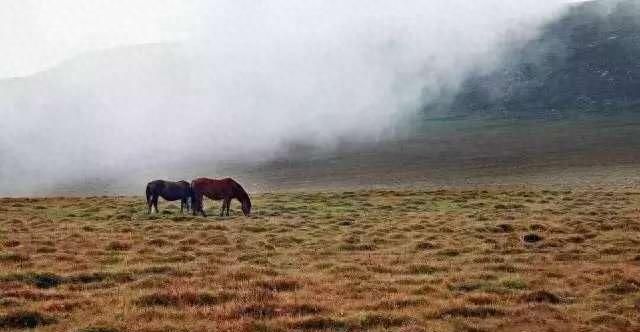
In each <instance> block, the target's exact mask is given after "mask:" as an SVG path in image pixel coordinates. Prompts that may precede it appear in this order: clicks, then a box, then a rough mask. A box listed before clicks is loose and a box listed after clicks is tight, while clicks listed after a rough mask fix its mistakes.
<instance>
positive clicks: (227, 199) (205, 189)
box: [191, 178, 251, 217]
mask: <svg viewBox="0 0 640 332" xmlns="http://www.w3.org/2000/svg"><path fill="white" fill-rule="evenodd" d="M191 192H192V195H193V197H192V199H191V200H192V205H193V206H192V211H193V215H194V216H195V215H196V213H198V212H200V213H201V214H202V216H204V217H206V214H205V213H204V209H203V208H202V198H203V196H206V197H209V198H210V199H213V200H216V201H219V200H222V208H221V209H220V216H221V217H222V216H223V215H224V213H225V210H226V212H227V216H228V215H229V205H231V200H232V199H234V198H235V199H237V200H238V201H240V204H242V213H244V215H245V216H249V214H250V213H251V200H250V199H249V195H248V194H247V192H246V191H245V190H244V189H243V188H242V186H240V185H239V184H238V182H236V181H234V180H233V179H230V178H226V179H221V180H214V179H207V178H198V179H195V180H193V181H191Z"/></svg>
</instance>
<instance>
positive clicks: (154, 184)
mask: <svg viewBox="0 0 640 332" xmlns="http://www.w3.org/2000/svg"><path fill="white" fill-rule="evenodd" d="M146 194H147V207H148V208H149V210H148V211H147V213H151V206H154V207H155V208H156V212H158V196H159V197H162V198H164V199H165V200H167V201H177V200H180V213H182V212H183V210H184V207H185V206H186V207H187V210H189V199H191V186H189V182H187V181H178V182H171V181H165V180H155V181H151V182H149V183H148V184H147V193H146Z"/></svg>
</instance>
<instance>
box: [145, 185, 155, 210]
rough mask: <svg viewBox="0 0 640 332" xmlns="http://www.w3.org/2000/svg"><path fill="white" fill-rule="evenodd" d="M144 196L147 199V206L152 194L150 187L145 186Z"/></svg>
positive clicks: (149, 203)
mask: <svg viewBox="0 0 640 332" xmlns="http://www.w3.org/2000/svg"><path fill="white" fill-rule="evenodd" d="M145 196H146V197H147V206H149V205H151V196H153V193H152V192H151V186H150V185H148V184H147V190H146V191H145Z"/></svg>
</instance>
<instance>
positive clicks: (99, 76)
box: [0, 0, 566, 195]
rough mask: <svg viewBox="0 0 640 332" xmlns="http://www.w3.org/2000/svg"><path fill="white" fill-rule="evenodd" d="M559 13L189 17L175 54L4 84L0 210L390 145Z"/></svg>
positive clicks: (336, 7)
mask: <svg viewBox="0 0 640 332" xmlns="http://www.w3.org/2000/svg"><path fill="white" fill-rule="evenodd" d="M565 5H566V3H565V1H544V2H541V1H530V0H526V1H518V2H514V1H498V0H485V1H473V2H469V1H466V0H465V1H463V0H453V1H452V0H447V1H444V0H442V1H440V0H437V1H427V2H425V1H405V2H403V3H402V4H401V5H399V4H398V3H392V2H389V1H305V2H298V1H278V0H276V1H268V2H257V3H256V2H253V1H252V2H250V1H244V0H240V1H238V0H235V1H215V2H208V1H207V2H204V1H203V2H193V3H191V4H189V6H190V7H189V8H188V10H183V11H181V13H182V14H181V15H183V17H182V18H181V19H182V20H183V21H181V22H182V23H184V24H181V29H183V31H182V33H180V34H179V38H178V37H175V36H172V37H171V38H168V39H170V40H169V41H163V42H160V43H147V44H136V45H127V46H112V45H110V46H109V48H107V49H103V50H94V51H90V52H85V53H81V54H78V55H76V56H74V57H71V58H69V59H68V60H65V61H63V62H61V63H59V64H57V65H55V66H53V67H51V68H48V69H46V70H44V71H41V72H38V73H36V74H33V75H29V76H25V77H20V78H11V79H4V80H0V116H1V122H0V195H32V194H54V193H59V192H61V191H65V190H67V189H69V188H78V191H80V192H87V193H102V192H105V191H107V192H112V191H122V190H121V189H119V188H124V187H119V186H115V187H113V188H110V187H104V183H105V182H110V181H113V182H115V183H132V182H134V183H135V186H138V184H139V183H144V182H146V181H148V180H150V179H152V178H160V177H169V178H186V179H189V177H191V176H194V175H196V174H197V175H203V176H212V177H215V176H223V175H224V174H219V173H218V172H217V170H219V165H222V164H225V163H230V162H242V163H249V164H251V163H256V162H260V161H265V160H269V159H272V158H277V157H282V156H285V155H286V153H287V149H288V146H289V145H290V144H292V143H296V144H305V145H310V146H317V147H320V148H322V149H326V150H331V149H332V147H334V146H335V145H336V144H338V143H339V142H341V141H366V142H372V141H374V142H375V141H377V140H383V139H385V138H388V137H393V136H394V135H397V134H399V133H402V128H403V124H404V123H406V122H407V121H411V119H412V116H413V115H415V114H416V112H418V111H419V110H420V106H421V105H424V104H425V103H426V102H429V101H431V100H434V99H437V98H439V97H440V96H441V95H443V94H445V93H449V92H451V91H452V90H455V89H456V88H457V87H458V85H459V84H460V83H461V82H462V81H463V79H464V78H465V76H466V75H467V73H469V72H470V71H472V70H477V69H478V68H481V69H486V70H490V69H491V68H493V66H495V65H497V64H499V63H500V61H502V55H503V54H504V52H505V50H507V49H508V48H509V47H510V46H511V45H513V43H520V42H523V41H525V40H527V39H530V38H535V36H536V34H537V32H538V29H539V28H540V27H541V26H542V25H543V24H544V23H545V22H548V21H549V20H552V19H554V18H555V17H557V15H560V14H561V13H562V10H563V8H564V7H565ZM149 6H153V3H151V2H150V3H149ZM122 11H127V6H126V5H122ZM116 13H117V11H116ZM185 13H187V14H185ZM86 24H91V22H86ZM60 33H62V32H60ZM61 188H62V189H61ZM85 188H86V189H85ZM114 188H115V189H114Z"/></svg>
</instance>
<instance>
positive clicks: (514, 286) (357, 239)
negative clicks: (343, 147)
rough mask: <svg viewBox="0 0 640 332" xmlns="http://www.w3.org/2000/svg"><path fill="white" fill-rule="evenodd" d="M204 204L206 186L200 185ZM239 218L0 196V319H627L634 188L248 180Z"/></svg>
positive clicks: (553, 323) (637, 324) (459, 324)
mask: <svg viewBox="0 0 640 332" xmlns="http://www.w3.org/2000/svg"><path fill="white" fill-rule="evenodd" d="M209 204H210V206H211V209H210V211H209V212H210V213H214V214H215V212H216V211H217V209H218V204H215V205H214V204H212V203H209ZM253 205H254V211H253V216H252V217H250V218H245V217H241V216H240V213H239V211H238V204H237V202H234V204H233V206H232V207H233V208H235V211H232V213H233V215H234V216H232V217H225V218H218V217H210V218H200V217H191V216H187V215H185V216H181V215H180V214H179V213H178V210H179V207H178V206H176V205H174V204H168V203H163V204H162V206H161V213H160V214H157V215H151V216H149V215H146V214H145V213H144V211H145V207H144V203H143V200H142V199H141V198H138V197H93V198H46V199H8V198H7V199H1V200H0V232H1V233H0V246H1V248H2V249H1V250H0V329H5V330H12V329H21V328H29V327H30V328H35V329H37V330H39V331H84V332H89V331H93V332H98V331H102V332H108V331H215V330H220V331H290V330H299V331H312V330H323V331H404V332H410V331H412V332H413V331H416V332H417V331H496V330H500V331H571V330H580V331H606V330H610V331H624V330H628V331H631V330H635V331H637V330H639V329H640V194H638V193H635V192H619V191H617V192H600V191H580V192H575V191H574V192H571V191H542V190H537V191H530V192H517V191H497V190H496V191H456V190H448V191H431V192H420V191H358V192H339V193H281V194H261V195H256V196H255V197H254V204H253Z"/></svg>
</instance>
